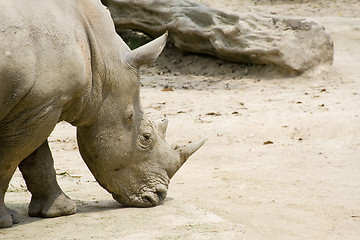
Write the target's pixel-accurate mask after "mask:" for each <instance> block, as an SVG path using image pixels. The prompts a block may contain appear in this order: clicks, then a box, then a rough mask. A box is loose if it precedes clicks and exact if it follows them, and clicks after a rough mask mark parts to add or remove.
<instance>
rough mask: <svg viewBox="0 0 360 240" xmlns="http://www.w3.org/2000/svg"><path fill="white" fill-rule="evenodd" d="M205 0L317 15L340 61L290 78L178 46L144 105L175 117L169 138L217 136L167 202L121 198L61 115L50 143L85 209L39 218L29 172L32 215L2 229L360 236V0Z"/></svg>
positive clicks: (16, 190)
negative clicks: (92, 168)
mask: <svg viewBox="0 0 360 240" xmlns="http://www.w3.org/2000/svg"><path fill="white" fill-rule="evenodd" d="M201 2H203V3H206V4H209V5H210V6H214V7H217V8H222V9H227V10H229V11H237V10H238V9H241V10H242V11H243V9H244V7H248V6H251V7H255V8H257V9H259V10H261V11H265V12H267V13H270V14H282V15H293V16H294V15H298V16H309V17H312V18H315V19H316V20H317V21H319V22H321V23H322V24H323V25H324V26H325V28H326V29H327V30H328V31H329V32H330V34H331V36H332V38H333V40H334V42H335V57H334V63H333V66H325V67H323V68H321V69H320V68H319V69H317V70H315V71H312V72H309V73H306V74H304V75H302V76H298V77H289V76H284V75H281V74H278V73H277V72H276V71H275V70H274V69H271V68H269V67H260V66H245V65H239V64H233V63H226V62H224V61H222V60H218V59H214V58H211V57H205V56H196V55H193V54H184V53H181V52H179V51H176V50H174V49H167V50H166V51H165V52H164V53H163V54H162V55H161V57H160V58H159V60H158V61H157V63H156V64H154V65H153V66H150V67H147V68H143V69H142V80H141V81H142V85H143V87H142V93H141V95H142V103H143V107H144V110H145V112H146V113H147V114H148V115H149V116H150V118H153V119H156V118H158V117H162V116H164V115H166V116H167V117H168V119H169V128H168V133H167V139H168V141H169V142H180V143H184V142H186V141H188V140H190V139H192V140H194V139H199V138H201V137H204V136H205V137H208V138H209V139H208V141H207V143H206V144H205V145H204V146H203V147H202V148H201V150H199V151H198V152H197V153H196V154H195V155H194V156H192V157H191V159H190V160H189V161H188V162H187V163H186V164H185V165H184V166H183V168H182V169H181V170H180V171H179V172H178V173H177V174H176V175H175V177H174V178H173V179H172V182H171V184H170V189H169V193H168V197H167V199H166V201H165V202H164V204H162V205H160V206H157V207H154V208H146V209H138V208H122V207H120V206H119V205H118V204H117V203H116V202H115V201H114V200H112V198H111V196H110V195H109V194H108V193H107V192H106V191H105V190H103V189H102V188H101V187H99V186H98V184H97V183H96V182H95V180H94V178H93V177H92V175H91V174H90V172H89V170H88V169H87V168H86V166H85V165H84V163H83V162H82V160H81V157H80V155H79V153H78V149H77V145H76V138H75V129H74V128H73V127H72V126H70V125H68V124H66V123H60V124H58V126H57V127H56V129H55V130H54V132H53V134H52V135H51V137H50V143H51V147H52V151H53V155H54V158H55V159H56V160H55V161H56V163H55V165H56V171H57V173H58V181H59V184H60V185H61V187H62V188H63V190H64V191H65V192H66V193H67V194H68V195H69V196H70V197H71V198H73V199H74V200H75V201H76V203H77V206H78V213H77V214H75V215H72V216H68V217H61V218H54V219H40V218H30V217H28V216H27V215H26V211H27V205H28V202H29V199H30V194H29V193H28V192H27V191H26V187H25V184H24V182H23V180H22V177H21V174H20V173H19V172H17V173H16V174H15V175H14V177H13V180H12V181H11V184H10V188H9V190H8V193H7V195H6V201H7V204H8V206H9V207H11V208H14V209H17V210H19V212H20V214H21V218H22V221H21V223H20V224H17V225H15V226H14V227H12V228H9V229H1V230H0V239H348V240H352V239H360V137H359V135H360V121H359V114H360V77H359V76H360V28H359V26H360V14H359V11H360V2H359V1H351V0H347V1H273V3H270V2H269V1H265V0H264V1H241V3H239V2H240V1H235V0H231V1H217V0H202V1H201ZM328 2H329V3H328ZM166 86H167V89H171V90H173V91H162V90H163V89H164V87H166ZM265 143H269V144H265Z"/></svg>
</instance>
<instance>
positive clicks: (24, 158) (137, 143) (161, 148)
mask: <svg viewBox="0 0 360 240" xmlns="http://www.w3.org/2000/svg"><path fill="white" fill-rule="evenodd" d="M166 38H167V34H166V33H165V34H164V35H162V36H160V37H158V38H157V39H155V40H153V41H151V42H149V43H148V44H146V45H143V46H141V47H139V48H137V49H135V50H130V49H129V48H128V47H127V45H126V44H125V43H124V41H123V40H122V39H121V38H120V37H119V36H118V35H117V34H116V31H115V27H114V24H113V22H112V19H111V17H110V13H109V11H108V10H107V9H106V8H105V7H104V6H103V5H102V4H101V2H100V0H61V1H59V0H46V1H44V0H32V1H28V0H16V1H7V0H0V227H9V226H12V225H13V224H14V223H17V222H18V214H17V212H16V211H14V210H12V209H9V208H7V207H6V206H5V203H4V195H5V192H6V190H7V188H8V185H9V181H10V179H11V177H12V175H13V174H14V171H15V170H16V168H17V167H19V169H20V171H21V173H22V175H23V177H24V179H25V181H26V185H27V188H28V190H29V191H30V192H31V194H32V197H31V201H30V204H29V210H28V214H29V215H30V216H36V217H57V216H63V215H69V214H74V213H75V212H76V205H75V203H74V202H73V201H72V200H71V199H70V198H69V197H68V196H67V195H66V194H64V193H63V191H62V190H61V189H60V187H59V185H58V183H57V181H56V172H55V170H54V167H53V158H52V155H51V152H50V149H49V146H48V141H47V138H48V136H49V135H50V133H51V132H52V130H53V129H54V127H55V125H56V124H57V123H58V122H60V121H67V122H69V123H70V124H72V125H73V126H76V127H77V140H78V146H79V150H80V153H81V156H82V158H83V160H84V161H85V163H86V164H87V166H88V168H89V169H90V171H91V172H92V174H93V175H94V177H95V178H96V180H97V181H98V183H99V184H100V185H101V186H102V187H103V188H105V189H106V190H107V191H108V192H109V193H110V194H112V196H113V198H114V199H115V200H116V201H117V202H119V203H121V204H122V205H125V206H136V207H150V206H155V205H158V204H159V203H161V202H162V201H163V200H164V198H165V197H166V194H167V189H168V185H169V180H170V179H171V178H172V176H174V174H175V172H176V171H177V170H178V169H179V168H180V167H181V165H182V164H183V163H184V162H185V161H186V159H187V158H188V157H189V156H190V155H191V154H192V153H194V152H195V151H196V150H197V149H199V148H200V147H201V146H202V144H203V143H204V141H205V140H200V141H198V142H195V143H190V144H188V145H184V146H178V145H175V146H171V145H169V144H167V143H166V142H165V130H166V127H167V121H166V120H165V121H158V123H156V122H152V121H151V120H149V119H148V118H147V116H145V114H144V112H143V109H142V106H141V103H140V96H139V91H140V80H139V79H140V77H139V68H140V66H142V65H144V64H151V63H153V62H154V61H155V59H156V58H157V57H158V55H159V54H160V53H161V51H162V49H163V47H164V45H165V43H166Z"/></svg>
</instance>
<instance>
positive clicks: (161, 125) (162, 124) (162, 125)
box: [154, 117, 169, 136]
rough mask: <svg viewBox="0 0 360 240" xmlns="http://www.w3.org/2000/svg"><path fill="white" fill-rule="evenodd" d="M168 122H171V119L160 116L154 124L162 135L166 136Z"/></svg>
mask: <svg viewBox="0 0 360 240" xmlns="http://www.w3.org/2000/svg"><path fill="white" fill-rule="evenodd" d="M168 123H169V121H168V119H167V118H166V117H165V118H160V119H158V120H156V121H154V125H155V126H156V128H157V129H158V130H159V131H160V133H161V134H162V135H164V136H165V133H166V129H167V126H168Z"/></svg>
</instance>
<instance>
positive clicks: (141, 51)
mask: <svg viewBox="0 0 360 240" xmlns="http://www.w3.org/2000/svg"><path fill="white" fill-rule="evenodd" d="M167 36H168V32H165V33H164V34H163V35H162V36H160V37H158V38H156V39H154V40H152V41H151V42H149V43H147V44H145V45H143V46H141V47H138V48H136V49H135V50H132V51H130V52H129V53H128V54H127V55H126V57H125V61H126V62H127V63H129V64H130V65H131V66H133V67H135V68H139V67H141V66H142V65H149V64H152V63H153V62H154V61H155V60H156V59H157V57H158V56H159V55H160V53H161V52H162V50H163V49H164V47H165V45H166V39H167Z"/></svg>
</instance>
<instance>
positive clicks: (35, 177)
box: [19, 140, 76, 217]
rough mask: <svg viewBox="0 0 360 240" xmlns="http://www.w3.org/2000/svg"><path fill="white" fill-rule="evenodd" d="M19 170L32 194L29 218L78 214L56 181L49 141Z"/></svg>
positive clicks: (22, 164) (23, 162)
mask: <svg viewBox="0 0 360 240" xmlns="http://www.w3.org/2000/svg"><path fill="white" fill-rule="evenodd" d="M19 168H20V171H21V173H22V174H23V177H24V179H25V182H26V185H27V188H28V189H29V191H30V192H31V194H32V197H31V201H30V205H29V212H28V213H29V216H31V217H59V216H64V215H71V214H74V213H75V212H76V204H75V203H74V201H72V200H71V199H70V198H69V197H68V196H66V195H65V194H64V193H63V191H62V190H61V188H60V187H59V185H58V183H57V181H56V172H55V169H54V160H53V158H52V155H51V152H50V148H49V145H48V141H47V140H46V141H45V142H44V143H43V144H42V145H41V146H40V147H39V148H38V149H36V150H35V151H34V152H33V153H32V154H30V155H29V156H28V157H27V158H25V159H24V160H23V161H22V162H21V163H20V165H19Z"/></svg>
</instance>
